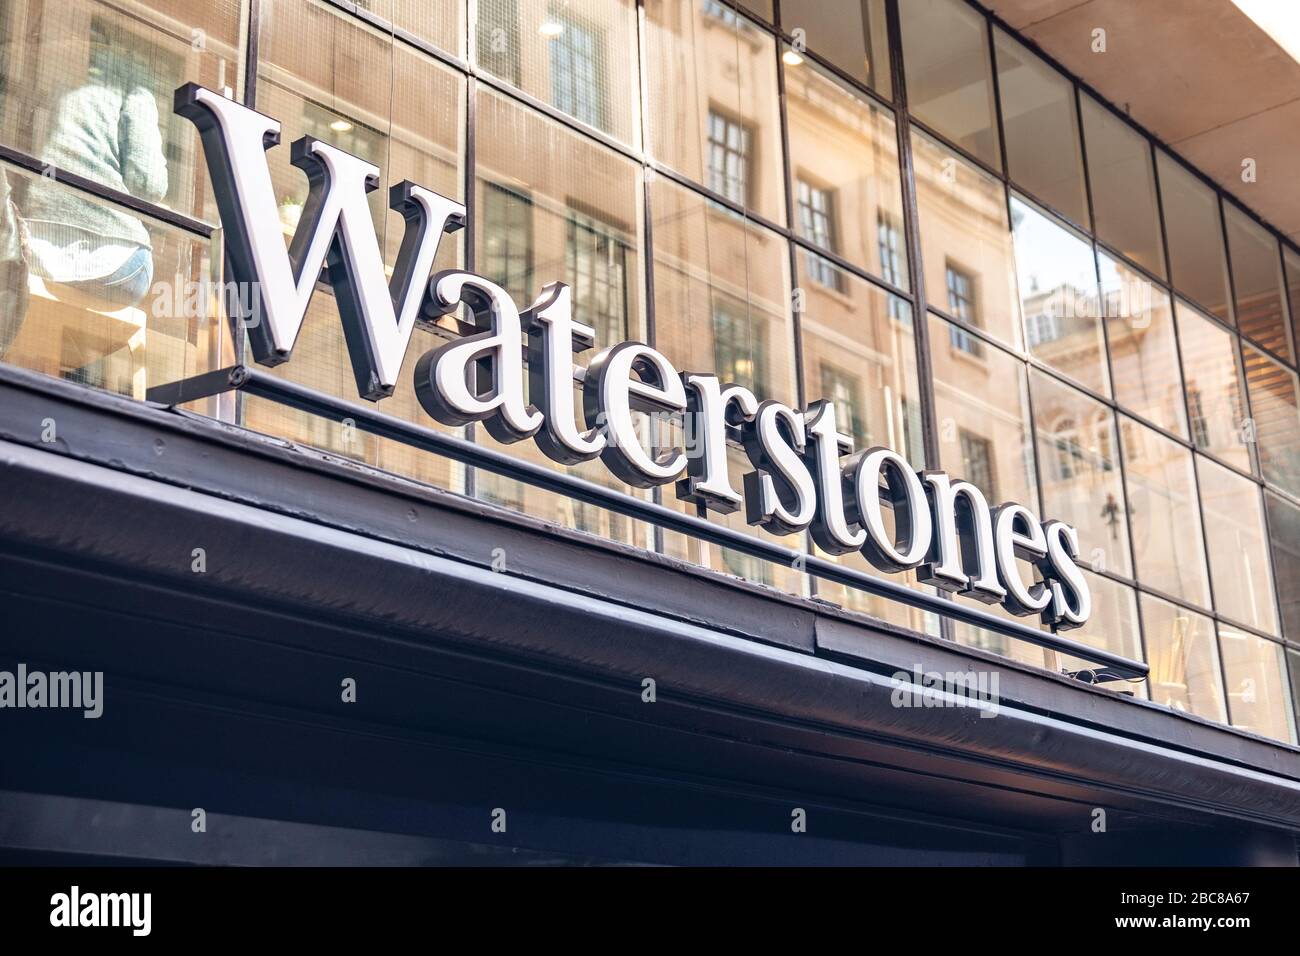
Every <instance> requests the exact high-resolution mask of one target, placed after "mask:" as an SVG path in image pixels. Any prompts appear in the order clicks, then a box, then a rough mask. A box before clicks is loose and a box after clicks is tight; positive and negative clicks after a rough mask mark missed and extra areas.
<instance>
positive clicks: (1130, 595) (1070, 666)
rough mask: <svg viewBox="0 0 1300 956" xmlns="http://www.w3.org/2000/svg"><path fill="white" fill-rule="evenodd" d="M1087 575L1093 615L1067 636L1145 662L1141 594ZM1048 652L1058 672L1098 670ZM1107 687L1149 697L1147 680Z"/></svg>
mask: <svg viewBox="0 0 1300 956" xmlns="http://www.w3.org/2000/svg"><path fill="white" fill-rule="evenodd" d="M1053 517H1055V515H1053ZM1083 576H1084V578H1085V579H1086V580H1087V582H1088V590H1089V591H1090V592H1091V593H1092V616H1091V617H1089V618H1088V622H1087V623H1086V624H1084V625H1083V627H1081V628H1078V629H1077V630H1073V631H1070V632H1069V634H1068V635H1067V636H1068V637H1069V638H1070V639H1071V640H1076V641H1079V642H1081V643H1083V644H1087V645H1088V646H1089V647H1096V648H1099V649H1101V650H1105V651H1110V652H1111V653H1112V654H1123V655H1124V656H1125V657H1127V658H1129V659H1130V660H1141V659H1142V635H1141V632H1140V631H1139V630H1138V606H1137V591H1136V590H1135V589H1134V588H1132V587H1129V586H1128V585H1125V584H1120V583H1119V582H1118V581H1112V580H1111V579H1110V578H1106V577H1102V576H1101V575H1100V574H1093V573H1092V572H1090V571H1084V572H1083ZM1048 653H1049V654H1051V655H1052V656H1054V657H1056V658H1057V659H1058V661H1059V664H1058V667H1057V668H1055V669H1063V670H1066V671H1070V672H1076V671H1081V670H1084V671H1096V670H1097V668H1098V665H1097V664H1096V663H1094V662H1092V661H1087V660H1084V659H1082V658H1078V657H1071V656H1070V655H1069V654H1058V653H1055V652H1051V651H1049V652H1048ZM1105 686H1107V687H1111V688H1114V689H1115V690H1127V691H1132V692H1133V695H1134V696H1135V697H1140V698H1143V699H1145V698H1146V696H1147V690H1146V682H1145V681H1119V682H1115V683H1111V684H1107V685H1105Z"/></svg>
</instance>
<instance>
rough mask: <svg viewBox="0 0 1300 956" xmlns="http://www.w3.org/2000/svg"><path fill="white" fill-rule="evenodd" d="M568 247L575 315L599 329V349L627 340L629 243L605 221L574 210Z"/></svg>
mask: <svg viewBox="0 0 1300 956" xmlns="http://www.w3.org/2000/svg"><path fill="white" fill-rule="evenodd" d="M566 247H567V249H568V256H567V258H568V263H567V264H568V272H569V277H570V279H571V280H572V283H573V286H572V296H573V311H574V315H576V316H577V317H578V318H579V320H580V321H582V322H585V323H586V324H587V325H590V326H591V327H592V328H593V329H595V330H596V344H597V347H598V348H604V347H605V346H607V345H614V344H617V343H618V342H622V341H625V340H626V339H627V338H628V328H627V317H628V314H629V312H630V308H629V304H628V288H627V261H628V258H629V256H630V254H631V250H630V249H629V248H628V244H627V243H626V242H625V241H624V240H623V239H622V238H621V236H620V234H619V233H618V232H617V231H616V230H614V229H611V228H610V227H609V226H608V225H606V224H605V223H602V222H601V221H600V220H598V219H596V218H594V217H592V216H588V215H585V214H583V213H580V212H578V211H576V210H574V211H573V212H571V213H570V214H569V228H568V242H567V243H566Z"/></svg>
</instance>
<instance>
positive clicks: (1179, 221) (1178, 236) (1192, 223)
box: [1156, 150, 1232, 322]
mask: <svg viewBox="0 0 1300 956" xmlns="http://www.w3.org/2000/svg"><path fill="white" fill-rule="evenodd" d="M1156 164H1157V166H1158V167H1159V169H1160V202H1161V205H1162V207H1163V208H1164V213H1165V234H1166V236H1167V237H1168V239H1169V260H1170V261H1169V273H1170V278H1171V279H1172V281H1173V284H1174V288H1175V289H1177V290H1178V291H1179V292H1180V293H1181V294H1183V295H1185V296H1187V297H1188V298H1189V299H1191V300H1192V301H1193V302H1195V303H1197V304H1198V305H1199V306H1201V307H1202V308H1204V309H1208V310H1209V311H1210V312H1211V313H1212V314H1214V315H1217V316H1218V317H1219V318H1220V319H1222V320H1223V321H1225V322H1231V321H1232V314H1231V312H1230V311H1229V310H1228V260H1227V258H1226V256H1225V255H1224V247H1223V224H1222V223H1221V222H1220V221H1219V197H1218V196H1217V195H1216V194H1215V192H1214V190H1212V189H1211V188H1210V187H1209V186H1207V185H1205V183H1203V182H1201V181H1200V180H1199V179H1197V178H1196V177H1195V176H1193V175H1192V174H1191V173H1189V172H1188V171H1187V170H1186V169H1185V168H1184V167H1183V166H1182V164H1181V163H1179V162H1178V161H1177V160H1175V159H1173V158H1171V157H1170V156H1169V154H1168V153H1166V152H1164V151H1163V150H1158V151H1157V152H1156Z"/></svg>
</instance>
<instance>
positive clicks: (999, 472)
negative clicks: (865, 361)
mask: <svg viewBox="0 0 1300 956" xmlns="http://www.w3.org/2000/svg"><path fill="white" fill-rule="evenodd" d="M930 352H931V361H932V362H933V365H934V404H935V416H936V419H937V421H938V425H939V467H940V468H942V469H943V470H945V471H947V472H948V473H949V474H950V475H952V476H953V477H956V478H965V479H966V480H968V481H970V482H971V483H972V484H974V485H975V486H977V487H978V488H979V489H980V490H981V491H982V492H984V495H985V497H986V498H988V500H989V502H990V504H997V503H1000V502H1003V501H1018V502H1020V503H1021V504H1024V505H1027V506H1029V507H1030V508H1034V507H1036V505H1037V502H1038V489H1037V485H1036V483H1035V481H1034V458H1033V455H1034V452H1033V448H1032V447H1031V446H1030V444H1029V430H1030V423H1029V387H1028V383H1027V381H1026V377H1025V363H1024V362H1022V361H1020V360H1019V359H1017V358H1015V357H1014V356H1011V355H1008V354H1007V353H1005V352H1003V351H1002V350H1001V349H998V348H996V347H994V346H991V345H985V344H984V343H982V342H980V341H979V340H978V339H974V338H970V337H969V333H965V332H963V331H962V330H961V329H960V328H959V327H958V326H955V325H953V324H952V323H950V322H945V321H944V320H943V319H941V318H939V317H938V316H934V315H932V316H931V317H930Z"/></svg>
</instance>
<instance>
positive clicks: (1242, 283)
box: [1223, 203, 1291, 359]
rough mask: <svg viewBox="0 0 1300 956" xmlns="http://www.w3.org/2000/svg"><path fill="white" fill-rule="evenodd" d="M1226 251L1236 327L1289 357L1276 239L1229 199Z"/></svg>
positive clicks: (1226, 208) (1284, 356)
mask: <svg viewBox="0 0 1300 956" xmlns="http://www.w3.org/2000/svg"><path fill="white" fill-rule="evenodd" d="M1223 216H1224V221H1225V222H1226V223H1227V225H1228V255H1229V257H1230V259H1231V261H1232V285H1233V291H1234V292H1235V293H1236V296H1237V328H1238V329H1240V330H1241V334H1242V335H1248V336H1250V337H1251V338H1252V339H1254V340H1255V341H1256V342H1258V343H1259V344H1260V345H1262V346H1264V347H1265V348H1266V349H1269V350H1270V351H1272V352H1274V353H1275V354H1277V355H1280V356H1282V357H1283V358H1288V359H1289V358H1290V357H1291V335H1290V332H1289V331H1288V330H1287V324H1286V313H1285V312H1284V311H1283V306H1282V265H1281V261H1282V260H1281V259H1280V257H1279V251H1278V242H1277V239H1276V238H1274V237H1273V236H1272V235H1271V234H1270V233H1269V232H1268V230H1267V229H1265V228H1264V227H1263V226H1261V225H1260V224H1259V223H1257V222H1255V221H1253V220H1252V219H1251V218H1250V217H1249V216H1247V215H1246V214H1245V213H1243V212H1242V211H1241V210H1239V209H1238V208H1237V207H1236V206H1234V205H1232V203H1228V204H1227V205H1225V206H1224V208H1223Z"/></svg>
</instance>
